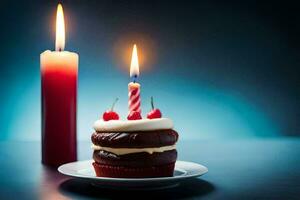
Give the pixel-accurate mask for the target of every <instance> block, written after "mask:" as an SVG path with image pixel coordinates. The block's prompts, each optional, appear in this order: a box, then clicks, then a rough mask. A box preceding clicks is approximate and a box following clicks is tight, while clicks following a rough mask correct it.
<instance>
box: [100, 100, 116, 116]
mask: <svg viewBox="0 0 300 200" xmlns="http://www.w3.org/2000/svg"><path fill="white" fill-rule="evenodd" d="M118 100H119V99H118V98H116V100H115V101H114V103H113V104H112V106H111V109H110V110H107V111H106V112H105V113H103V115H102V118H103V120H104V121H109V120H119V115H118V113H116V112H115V111H113V110H114V107H115V104H116V102H117V101H118Z"/></svg>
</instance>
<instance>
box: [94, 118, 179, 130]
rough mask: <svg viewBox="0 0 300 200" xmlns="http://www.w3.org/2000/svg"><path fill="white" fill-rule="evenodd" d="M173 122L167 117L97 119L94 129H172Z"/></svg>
mask: <svg viewBox="0 0 300 200" xmlns="http://www.w3.org/2000/svg"><path fill="white" fill-rule="evenodd" d="M172 128H173V122H172V120H170V119H168V118H158V119H140V120H128V121H123V120H110V121H103V120H97V121H96V122H95V123H94V129H95V131H97V132H121V131H124V132H132V131H155V130H165V129H172Z"/></svg>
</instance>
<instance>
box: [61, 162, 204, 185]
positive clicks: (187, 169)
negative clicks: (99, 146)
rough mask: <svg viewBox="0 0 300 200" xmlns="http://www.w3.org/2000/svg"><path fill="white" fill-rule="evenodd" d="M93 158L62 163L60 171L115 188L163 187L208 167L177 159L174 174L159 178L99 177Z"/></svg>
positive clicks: (95, 183) (177, 182)
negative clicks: (95, 170) (93, 164)
mask: <svg viewBox="0 0 300 200" xmlns="http://www.w3.org/2000/svg"><path fill="white" fill-rule="evenodd" d="M92 162H93V160H86V161H78V162H72V163H67V164H64V165H61V166H60V167H59V168H58V171H59V172H60V173H62V174H64V175H67V176H71V177H75V178H81V179H85V180H87V181H90V182H91V183H92V184H93V185H95V186H98V187H102V188H111V189H115V188H116V186H118V187H117V188H118V189H142V190H145V189H163V188H169V187H174V186H177V185H178V184H179V183H180V181H183V180H187V179H190V178H194V177H198V176H201V175H203V174H205V173H206V172H208V169H207V168H206V167H205V166H203V165H200V164H197V163H193V162H186V161H176V164H175V170H174V176H172V177H158V178H108V177H97V176H96V175H95V172H94V168H93V166H92Z"/></svg>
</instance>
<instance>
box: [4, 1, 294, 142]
mask: <svg viewBox="0 0 300 200" xmlns="http://www.w3.org/2000/svg"><path fill="white" fill-rule="evenodd" d="M285 2H286V1H285ZM62 3H63V6H64V11H65V18H66V25H67V27H66V31H67V33H66V38H67V41H66V50H70V51H75V52H77V53H79V55H80V66H79V89H78V138H79V140H89V138H90V134H91V132H92V124H93V122H94V121H95V120H96V119H97V118H99V117H100V116H101V115H102V112H103V111H104V110H106V109H107V108H109V106H110V105H111V103H112V101H113V100H114V98H115V97H119V98H120V101H119V102H118V104H117V106H116V110H117V111H118V112H119V113H120V114H121V116H122V117H123V118H125V116H126V114H127V84H128V82H129V63H130V50H131V48H132V44H133V43H136V44H137V45H138V49H139V53H140V58H141V60H140V72H141V76H140V79H139V82H140V83H141V85H142V110H143V112H144V114H145V113H146V112H148V110H149V109H150V96H154V98H155V101H156V106H157V107H159V108H160V109H161V110H162V112H163V115H164V116H166V117H170V118H172V119H173V120H174V122H175V125H176V127H175V128H176V129H177V130H178V131H179V132H180V134H181V139H182V140H185V139H195V138H203V139H222V138H241V137H243V138H244V137H246V138H248V137H249V138H251V137H282V136H299V134H300V127H299V115H300V114H299V113H300V108H299V96H300V91H299V86H300V84H299V75H300V73H299V71H300V70H299V55H300V40H299V38H298V37H299V33H300V31H299V30H300V29H299V24H300V18H299V14H298V12H297V10H299V5H298V4H296V3H294V2H290V3H285V4H282V2H274V3H272V4H269V2H267V1H265V2H264V1H259V2H255V1H249V2H248V1H243V2H242V3H241V2H238V1H237V2H235V1H226V3H224V2H222V1H201V2H197V3H195V2H193V1H191V2H189V1H182V2H178V3H171V2H167V1H145V2H143V1H62ZM56 5H57V2H56V1H13V2H10V1H4V2H2V3H1V8H0V9H1V10H0V11H1V12H0V19H1V33H0V36H1V39H2V42H1V46H0V49H1V56H0V58H1V66H0V77H1V78H0V89H1V98H0V113H1V114H0V117H1V121H0V140H40V137H41V136H40V135H41V132H40V129H41V128H40V126H41V119H40V118H41V108H40V107H41V105H40V95H41V94H40V71H39V54H40V53H41V52H43V51H44V50H46V49H54V36H55V32H54V31H55V29H54V27H55V24H54V23H55V12H56Z"/></svg>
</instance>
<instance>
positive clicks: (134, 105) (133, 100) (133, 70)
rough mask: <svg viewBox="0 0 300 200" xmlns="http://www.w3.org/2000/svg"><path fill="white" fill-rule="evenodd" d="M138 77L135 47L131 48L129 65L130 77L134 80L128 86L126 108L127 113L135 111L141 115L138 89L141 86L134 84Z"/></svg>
mask: <svg viewBox="0 0 300 200" xmlns="http://www.w3.org/2000/svg"><path fill="white" fill-rule="evenodd" d="M138 76H139V62H138V55H137V47H136V45H134V46H133V50H132V57H131V65H130V77H133V78H134V81H133V82H130V83H129V84H128V108H129V113H131V112H133V111H136V112H139V113H141V98H140V87H141V85H140V84H139V83H137V82H136V79H137V77H138Z"/></svg>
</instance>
